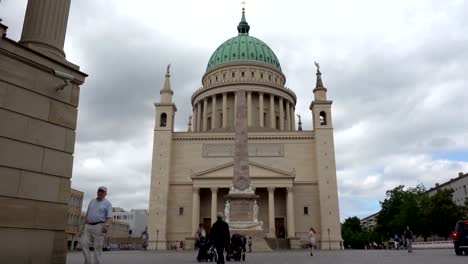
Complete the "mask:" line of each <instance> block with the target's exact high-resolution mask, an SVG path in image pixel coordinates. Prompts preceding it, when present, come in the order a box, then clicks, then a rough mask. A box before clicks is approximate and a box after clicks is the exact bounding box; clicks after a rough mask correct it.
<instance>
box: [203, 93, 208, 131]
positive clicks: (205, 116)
mask: <svg viewBox="0 0 468 264" xmlns="http://www.w3.org/2000/svg"><path fill="white" fill-rule="evenodd" d="M202 119H203V131H207V128H208V122H207V120H208V98H205V99H203V117H202Z"/></svg>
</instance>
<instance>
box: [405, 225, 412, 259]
mask: <svg viewBox="0 0 468 264" xmlns="http://www.w3.org/2000/svg"><path fill="white" fill-rule="evenodd" d="M404 237H405V241H406V248H407V249H408V252H409V253H412V252H413V239H414V236H413V231H411V229H410V228H409V226H406V229H405V232H404Z"/></svg>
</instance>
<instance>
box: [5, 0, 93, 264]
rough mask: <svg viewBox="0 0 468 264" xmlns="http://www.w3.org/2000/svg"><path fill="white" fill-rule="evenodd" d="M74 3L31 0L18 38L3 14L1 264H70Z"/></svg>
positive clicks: (76, 86) (76, 84)
mask: <svg viewBox="0 0 468 264" xmlns="http://www.w3.org/2000/svg"><path fill="white" fill-rule="evenodd" d="M70 3H71V0H60V1H57V0H28V4H27V7H26V14H25V16H24V23H23V29H22V33H21V39H20V41H15V40H12V39H10V38H9V37H8V34H7V26H6V25H4V24H2V23H1V18H0V178H1V183H0V212H1V215H0V237H3V238H8V239H3V240H2V241H0V263H18V264H19V263H54V264H55V263H61V264H62V263H66V257H67V255H66V254H67V241H68V234H67V233H66V230H67V228H66V227H67V215H68V212H69V206H68V203H69V198H70V189H71V188H70V185H71V182H70V178H71V177H72V168H73V153H74V151H75V130H76V124H77V115H78V103H79V96H80V85H82V84H83V83H84V81H85V78H86V76H87V75H86V74H85V73H83V72H82V71H80V67H79V66H78V65H75V64H73V63H72V62H70V61H68V60H67V59H66V57H65V52H64V43H65V35H66V31H67V23H68V14H69V11H70Z"/></svg>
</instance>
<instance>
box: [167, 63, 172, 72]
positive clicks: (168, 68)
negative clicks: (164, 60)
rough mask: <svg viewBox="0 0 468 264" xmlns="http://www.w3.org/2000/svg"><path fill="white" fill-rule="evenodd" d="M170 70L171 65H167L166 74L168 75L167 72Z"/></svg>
mask: <svg viewBox="0 0 468 264" xmlns="http://www.w3.org/2000/svg"><path fill="white" fill-rule="evenodd" d="M170 69H171V64H170V63H169V64H168V65H167V68H166V73H167V74H169V70H170Z"/></svg>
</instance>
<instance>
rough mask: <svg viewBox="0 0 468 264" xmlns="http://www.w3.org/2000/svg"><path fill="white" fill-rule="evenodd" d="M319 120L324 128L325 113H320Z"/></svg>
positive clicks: (325, 123)
mask: <svg viewBox="0 0 468 264" xmlns="http://www.w3.org/2000/svg"><path fill="white" fill-rule="evenodd" d="M319 118H320V125H321V126H326V125H327V113H325V112H324V111H322V112H320V115H319Z"/></svg>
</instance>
